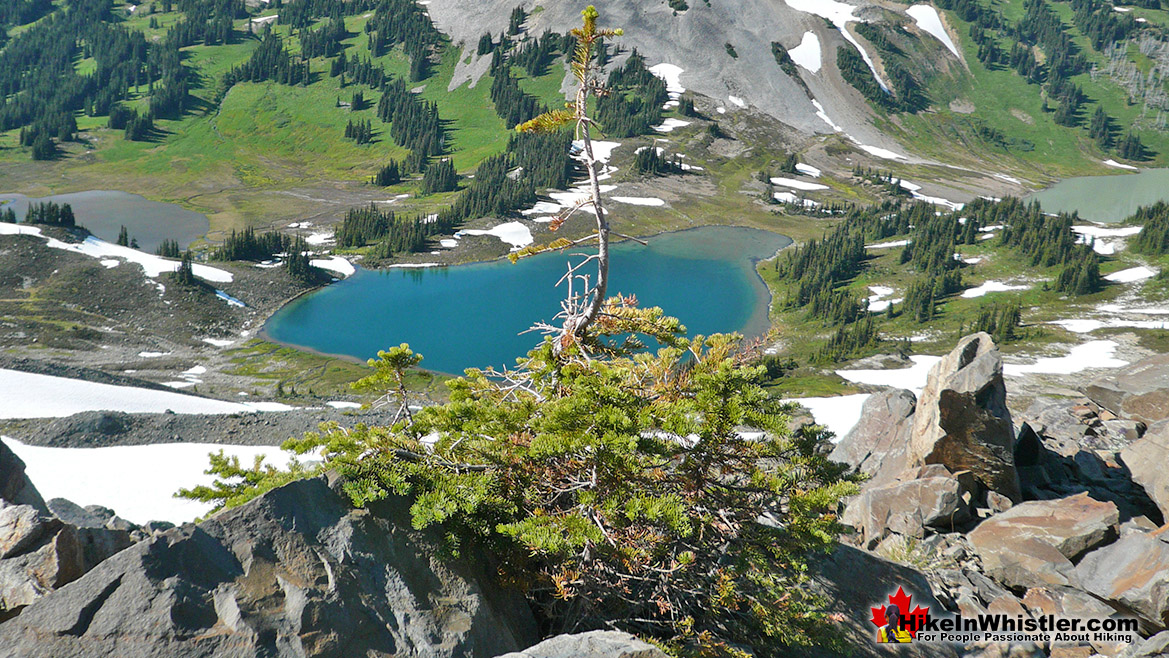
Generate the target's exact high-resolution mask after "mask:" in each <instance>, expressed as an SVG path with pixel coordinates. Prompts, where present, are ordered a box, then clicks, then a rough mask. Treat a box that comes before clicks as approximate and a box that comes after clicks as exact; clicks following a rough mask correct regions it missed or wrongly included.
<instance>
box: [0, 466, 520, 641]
mask: <svg viewBox="0 0 1169 658" xmlns="http://www.w3.org/2000/svg"><path fill="white" fill-rule="evenodd" d="M408 507H409V506H408V503H407V502H405V501H403V500H392V501H385V502H383V503H380V504H378V505H376V506H372V507H371V508H370V509H368V510H354V509H352V508H351V507H350V505H349V504H348V502H347V501H346V500H344V499H343V498H342V497H341V496H340V495H339V494H338V493H336V492H335V491H334V490H333V489H332V488H330V486H329V485H328V484H327V483H326V481H325V480H324V479H323V478H316V479H311V480H302V481H298V482H293V483H291V484H288V485H285V486H283V487H281V488H279V489H275V490H273V491H270V492H268V493H266V494H264V495H263V496H260V497H258V498H256V499H255V500H253V501H251V502H249V503H247V504H245V505H242V506H240V507H238V508H235V509H232V510H228V511H225V512H222V513H220V514H217V515H215V516H214V517H212V518H210V519H208V520H207V521H204V522H203V523H201V524H199V525H198V526H194V525H185V526H183V527H181V528H175V529H172V530H168V531H165V532H162V533H159V534H156V535H154V536H152V537H150V538H149V539H147V540H144V541H142V542H139V543H138V544H135V545H134V546H131V547H130V548H128V549H126V550H124V551H122V552H120V553H118V554H117V555H115V556H113V557H111V558H109V559H107V560H105V561H104V562H102V563H101V564H99V565H98V566H97V567H96V568H95V569H93V570H92V571H90V572H89V573H87V574H85V575H84V576H83V577H81V578H79V579H78V580H76V581H75V582H72V583H70V584H68V585H66V586H64V587H62V588H60V589H57V590H56V591H53V592H51V593H49V594H47V595H45V596H44V597H42V598H40V599H39V600H37V601H35V602H34V603H32V604H31V605H29V606H28V607H27V608H26V609H25V610H24V611H23V613H22V614H20V615H19V616H18V617H16V618H14V619H11V620H9V621H8V622H6V623H4V624H0V647H3V650H0V655H2V656H4V657H5V658H16V657H34V656H36V657H41V656H43V657H45V658H50V657H51V658H70V657H77V658H81V657H83V656H84V657H86V658H90V657H100V656H118V657H119V658H122V657H126V658H136V657H139V656H143V657H145V656H159V657H163V656H166V657H168V658H171V657H174V658H186V657H194V656H232V657H233V658H235V657H240V658H243V657H251V656H279V657H285V656H287V657H289V658H291V657H294V656H295V657H301V656H309V655H331V656H396V657H397V658H448V657H454V656H495V655H499V654H501V653H506V652H508V651H514V650H516V649H519V648H521V647H524V646H527V645H530V644H532V643H533V642H534V641H535V640H536V636H535V628H534V626H535V625H534V620H533V617H532V614H531V611H530V610H529V608H528V606H527V603H526V601H525V599H524V598H523V597H522V596H521V595H520V594H519V593H518V592H513V591H510V590H504V589H502V588H500V587H499V586H498V585H496V584H495V582H496V578H497V576H496V574H495V573H494V571H493V570H491V569H490V568H489V566H487V565H484V564H483V563H478V562H452V561H449V560H446V559H444V558H443V557H442V556H441V554H440V549H439V548H438V546H437V538H436V537H434V536H433V535H431V534H430V533H423V532H417V531H413V530H410V522H409V512H408Z"/></svg>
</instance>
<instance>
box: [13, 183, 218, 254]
mask: <svg viewBox="0 0 1169 658" xmlns="http://www.w3.org/2000/svg"><path fill="white" fill-rule="evenodd" d="M5 201H8V202H9V203H11V204H12V206H11V207H12V208H13V209H14V210H15V211H16V217H17V219H18V220H21V221H23V220H24V214H25V213H26V212H27V211H28V206H29V204H30V203H41V202H44V201H53V202H56V203H68V204H69V205H70V206H72V207H73V215H74V216H75V217H76V218H77V223H78V224H80V225H82V226H84V227H85V228H87V229H89V231H90V232H91V233H93V234H94V235H96V236H97V237H99V238H101V239H102V240H107V241H109V242H114V241H115V240H117V239H118V231H119V230H120V229H121V227H123V226H125V227H126V230H127V231H129V233H130V236H131V237H133V238H135V239H137V240H138V247H139V248H140V249H142V250H143V251H146V252H149V253H154V250H155V249H156V248H158V245H159V244H161V243H162V241H163V240H167V239H171V240H177V241H178V243H179V247H181V248H184V249H185V248H186V247H187V245H189V244H190V243H192V242H194V241H195V240H198V239H199V238H201V237H203V236H205V235H207V231H208V229H209V228H210V223H209V222H208V220H207V217H206V216H204V215H201V214H199V213H197V212H194V211H191V210H187V209H185V208H182V207H180V206H176V205H175V204H173V203H159V202H157V201H150V200H147V199H145V198H143V197H140V196H138V195H137V194H129V193H127V192H116V191H111V190H90V191H88V192H76V193H73V194H57V195H54V196H48V197H43V198H30V197H26V196H24V195H22V194H0V204H2V203H4V202H5Z"/></svg>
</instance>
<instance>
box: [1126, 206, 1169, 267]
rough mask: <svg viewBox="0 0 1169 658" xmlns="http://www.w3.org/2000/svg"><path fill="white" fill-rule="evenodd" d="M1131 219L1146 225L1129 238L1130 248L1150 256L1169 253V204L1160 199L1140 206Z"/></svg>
mask: <svg viewBox="0 0 1169 658" xmlns="http://www.w3.org/2000/svg"><path fill="white" fill-rule="evenodd" d="M1129 221H1130V222H1135V223H1138V224H1141V225H1142V226H1143V227H1144V228H1142V229H1141V232H1140V233H1137V234H1136V235H1134V236H1133V237H1132V238H1130V239H1129V243H1128V244H1129V249H1132V250H1133V251H1135V252H1137V253H1139V254H1148V255H1150V256H1160V255H1162V254H1166V253H1169V204H1166V203H1165V202H1164V201H1158V202H1157V203H1155V204H1154V205H1151V206H1146V207H1144V208H1139V209H1138V210H1137V212H1136V214H1135V215H1133V216H1132V217H1131V218H1130V219H1129Z"/></svg>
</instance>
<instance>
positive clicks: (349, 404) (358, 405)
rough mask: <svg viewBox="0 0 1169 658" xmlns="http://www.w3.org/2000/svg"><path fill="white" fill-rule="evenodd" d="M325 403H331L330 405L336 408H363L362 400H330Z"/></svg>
mask: <svg viewBox="0 0 1169 658" xmlns="http://www.w3.org/2000/svg"><path fill="white" fill-rule="evenodd" d="M325 404H327V405H329V406H330V407H333V408H334V409H360V408H361V403H360V402H346V401H344V400H329V401H328V402H326V403H325Z"/></svg>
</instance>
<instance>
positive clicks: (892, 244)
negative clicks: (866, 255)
mask: <svg viewBox="0 0 1169 658" xmlns="http://www.w3.org/2000/svg"><path fill="white" fill-rule="evenodd" d="M907 244H909V240H894V241H892V242H880V243H877V244H866V245H865V249H888V248H890V247H904V246H905V245H907Z"/></svg>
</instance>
